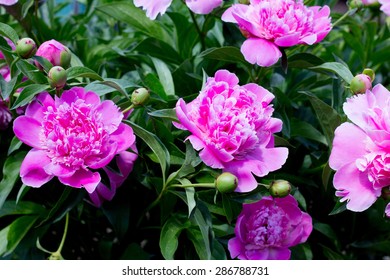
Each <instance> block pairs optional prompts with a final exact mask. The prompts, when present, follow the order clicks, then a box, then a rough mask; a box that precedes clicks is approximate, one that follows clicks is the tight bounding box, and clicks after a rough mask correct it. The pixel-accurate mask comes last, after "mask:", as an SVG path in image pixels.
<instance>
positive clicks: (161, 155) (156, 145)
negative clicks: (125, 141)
mask: <svg viewBox="0 0 390 280" xmlns="http://www.w3.org/2000/svg"><path fill="white" fill-rule="evenodd" d="M124 122H125V123H127V124H128V125H130V126H131V127H132V128H133V131H134V133H135V135H137V136H138V137H139V138H141V139H142V140H143V141H144V142H145V143H146V144H147V145H148V146H149V148H150V149H151V150H152V151H153V153H154V154H155V155H156V156H157V158H158V161H159V163H160V166H161V171H162V176H163V183H164V185H165V178H166V172H167V171H168V169H169V164H170V154H169V152H168V150H167V148H166V147H165V145H164V144H163V143H162V142H161V140H160V139H159V138H158V137H157V136H156V135H155V134H153V133H151V132H149V131H147V130H146V129H144V128H142V127H140V126H139V125H137V124H135V123H133V122H131V121H128V120H125V121H124Z"/></svg>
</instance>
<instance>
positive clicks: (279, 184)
mask: <svg viewBox="0 0 390 280" xmlns="http://www.w3.org/2000/svg"><path fill="white" fill-rule="evenodd" d="M269 192H270V194H271V195H272V196H273V197H285V196H288V195H289V194H290V192H291V184H290V183H289V182H288V181H286V180H275V181H273V182H272V183H271V185H270V186H269Z"/></svg>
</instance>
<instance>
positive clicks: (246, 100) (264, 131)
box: [175, 70, 288, 192]
mask: <svg viewBox="0 0 390 280" xmlns="http://www.w3.org/2000/svg"><path fill="white" fill-rule="evenodd" d="M273 98H274V96H273V95H272V94H271V93H270V92H269V91H267V90H266V89H264V88H262V87H260V86H258V85H256V84H247V85H244V86H240V85H239V84H238V78H237V76H236V75H235V74H233V73H230V72H229V71H227V70H219V71H217V72H216V73H215V76H214V77H213V78H208V80H207V82H206V84H205V86H204V88H203V89H202V90H201V92H200V93H199V95H198V97H197V98H196V99H195V100H193V101H192V102H190V103H188V104H186V103H185V102H184V100H183V99H179V101H178V102H177V104H176V114H177V117H178V119H179V121H180V124H177V123H175V125H176V127H178V128H180V129H183V130H188V131H190V132H191V135H190V136H189V137H188V138H187V139H188V140H189V141H190V142H191V144H192V146H193V147H194V148H195V149H196V150H201V152H200V154H199V156H200V158H201V159H202V160H203V162H204V163H205V164H206V165H208V166H210V167H212V168H220V169H223V171H224V172H230V173H232V174H233V175H235V176H236V177H237V178H238V186H237V189H236V191H237V192H247V191H251V190H253V189H255V188H256V187H257V181H256V179H255V177H254V176H253V174H255V175H257V176H265V175H267V174H268V173H269V172H270V171H274V170H277V169H279V168H281V166H282V165H283V164H284V163H285V161H286V159H287V154H288V150H287V148H275V147H274V136H273V133H276V132H279V131H281V129H282V121H281V120H279V119H276V118H273V117H272V113H273V108H272V105H270V103H271V101H272V100H273ZM252 173H253V174H252Z"/></svg>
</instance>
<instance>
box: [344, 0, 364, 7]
mask: <svg viewBox="0 0 390 280" xmlns="http://www.w3.org/2000/svg"><path fill="white" fill-rule="evenodd" d="M348 6H349V8H350V9H355V8H362V7H363V6H364V5H363V2H362V0H349V1H348Z"/></svg>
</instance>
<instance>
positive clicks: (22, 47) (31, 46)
mask: <svg viewBox="0 0 390 280" xmlns="http://www.w3.org/2000/svg"><path fill="white" fill-rule="evenodd" d="M36 52H37V45H36V44H35V42H34V40H33V39H31V38H22V39H20V40H19V41H17V42H16V53H17V54H18V55H19V56H20V57H21V58H24V59H27V58H30V57H32V56H33V55H35V53H36Z"/></svg>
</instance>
